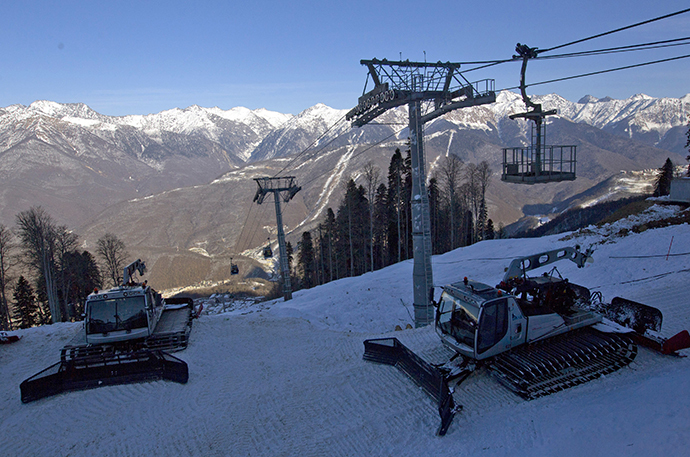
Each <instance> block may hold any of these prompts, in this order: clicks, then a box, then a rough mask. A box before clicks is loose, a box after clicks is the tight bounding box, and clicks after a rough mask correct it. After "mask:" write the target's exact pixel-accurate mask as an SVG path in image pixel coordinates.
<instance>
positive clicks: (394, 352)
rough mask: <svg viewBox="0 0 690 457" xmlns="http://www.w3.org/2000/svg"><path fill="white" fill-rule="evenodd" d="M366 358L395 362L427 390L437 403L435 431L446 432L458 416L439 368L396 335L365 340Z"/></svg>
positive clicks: (440, 434)
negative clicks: (437, 415)
mask: <svg viewBox="0 0 690 457" xmlns="http://www.w3.org/2000/svg"><path fill="white" fill-rule="evenodd" d="M363 359H364V360H367V361H369V362H376V363H383V364H386V365H393V366H395V367H397V368H398V369H399V370H400V371H402V372H403V373H405V374H406V375H407V376H408V377H409V378H410V379H412V380H413V381H414V382H415V383H416V384H417V385H418V386H419V387H421V388H422V389H424V391H425V392H426V393H427V394H428V395H429V396H430V397H431V398H433V399H434V400H435V401H436V403H437V404H438V413H439V415H440V416H441V425H440V426H439V428H438V430H437V432H436V434H437V435H439V436H443V435H445V434H446V432H447V431H448V427H450V423H451V422H452V421H453V416H454V415H455V402H454V401H453V395H452V394H451V392H450V389H449V388H448V383H447V382H446V379H445V377H444V376H443V374H442V373H441V372H440V371H439V370H438V369H436V368H435V367H434V366H433V365H431V364H430V363H428V362H427V361H425V360H424V359H422V358H421V357H419V356H418V355H417V354H415V353H414V352H412V351H411V350H409V349H408V348H407V347H405V345H403V344H402V343H401V342H400V341H399V340H398V339H397V338H378V339H371V340H366V341H364V357H363Z"/></svg>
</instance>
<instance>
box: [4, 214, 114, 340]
mask: <svg viewBox="0 0 690 457" xmlns="http://www.w3.org/2000/svg"><path fill="white" fill-rule="evenodd" d="M15 224H16V225H15V227H14V228H13V229H10V228H8V227H6V226H5V225H3V224H0V328H1V329H2V330H12V329H15V328H28V327H32V326H35V325H43V324H48V323H55V322H63V321H68V320H73V319H79V318H80V316H81V315H82V313H83V310H84V303H85V301H86V297H87V296H88V295H89V294H90V293H91V292H92V291H93V290H94V289H96V288H100V287H102V286H103V285H104V284H111V285H112V286H115V285H118V284H119V282H120V281H121V280H122V278H121V274H122V273H121V272H122V270H123V268H124V266H125V262H126V261H127V256H128V254H127V250H126V247H125V244H124V242H123V241H122V240H120V239H118V238H117V236H115V235H114V234H112V233H106V234H105V235H103V236H102V237H101V238H99V239H98V241H97V244H96V255H97V257H94V255H93V254H92V253H90V252H89V251H87V250H81V249H79V248H78V246H79V237H78V236H77V235H76V234H75V233H74V232H72V231H71V230H69V229H68V228H67V227H66V226H64V225H58V224H57V223H56V222H55V220H54V219H53V218H52V217H51V216H50V214H48V213H47V212H46V211H45V210H44V209H43V208H42V207H40V206H37V207H32V208H30V209H28V210H26V211H23V212H21V213H19V214H17V215H16V218H15Z"/></svg>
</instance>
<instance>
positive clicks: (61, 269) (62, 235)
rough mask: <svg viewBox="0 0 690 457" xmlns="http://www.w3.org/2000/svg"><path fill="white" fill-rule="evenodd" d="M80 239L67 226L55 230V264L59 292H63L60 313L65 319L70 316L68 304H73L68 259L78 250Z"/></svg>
mask: <svg viewBox="0 0 690 457" xmlns="http://www.w3.org/2000/svg"><path fill="white" fill-rule="evenodd" d="M78 242H79V237H77V235H76V234H75V233H73V232H72V231H70V230H68V229H67V227H66V226H64V225H61V226H59V227H57V228H56V230H55V262H56V267H57V268H56V270H57V272H58V278H59V281H60V287H59V290H60V291H61V292H62V301H61V303H60V311H61V314H62V316H63V317H66V316H67V315H68V312H67V304H68V303H70V302H71V297H70V287H69V285H68V280H67V278H68V276H69V271H67V270H68V269H69V268H70V266H69V262H68V261H67V257H68V256H69V255H70V254H72V253H73V252H74V251H75V250H76V249H77V244H78Z"/></svg>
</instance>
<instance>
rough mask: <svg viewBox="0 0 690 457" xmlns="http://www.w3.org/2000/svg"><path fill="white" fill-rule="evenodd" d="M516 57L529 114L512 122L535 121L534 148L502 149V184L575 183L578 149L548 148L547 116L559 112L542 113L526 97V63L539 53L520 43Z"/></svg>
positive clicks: (539, 107) (536, 105)
mask: <svg viewBox="0 0 690 457" xmlns="http://www.w3.org/2000/svg"><path fill="white" fill-rule="evenodd" d="M515 52H517V55H515V56H513V58H516V59H517V58H522V69H521V70H520V92H521V93H522V100H523V101H524V102H525V105H527V110H528V111H527V112H526V113H519V114H513V115H512V116H509V117H510V118H511V119H516V118H519V117H522V118H525V119H528V120H530V121H532V124H531V125H532V130H531V135H530V137H531V145H530V146H529V147H526V148H525V147H517V148H504V149H503V173H502V174H501V180H502V181H506V182H513V183H520V184H535V183H547V182H559V181H573V180H574V179H575V162H576V157H575V156H576V146H560V145H559V146H553V145H551V146H547V145H546V123H545V122H544V119H545V118H546V116H551V115H553V114H556V110H555V109H552V110H549V111H543V110H542V108H541V104H540V103H533V102H532V100H530V98H529V97H528V96H527V90H526V89H527V86H526V84H525V72H526V70H527V61H528V60H529V59H533V58H535V57H537V54H538V53H539V50H538V49H537V48H530V47H528V46H527V45H524V44H520V43H518V44H517V46H516V47H515Z"/></svg>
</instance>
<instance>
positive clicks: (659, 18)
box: [538, 8, 690, 52]
mask: <svg viewBox="0 0 690 457" xmlns="http://www.w3.org/2000/svg"><path fill="white" fill-rule="evenodd" d="M687 12H690V8H686V9H684V10H681V11H676V12H675V13H671V14H666V15H664V16H659V17H656V18H653V19H648V20H646V21H642V22H638V23H636V24H632V25H627V26H625V27H620V28H618V29H615V30H610V31H608V32H604V33H599V34H596V35H592V36H589V37H587V38H582V39H579V40H575V41H571V42H569V43H564V44H561V45H558V46H554V47H551V48H547V49H539V50H538V52H550V51H553V50H555V49H560V48H564V47H566V46H572V45H574V44H578V43H583V42H585V41H589V40H593V39H595V38H601V37H603V36H606V35H611V34H613V33H616V32H622V31H623V30H628V29H631V28H634V27H639V26H641V25H645V24H650V23H652V22H656V21H660V20H662V19H668V18H670V17H673V16H678V15H679V14H684V13H687Z"/></svg>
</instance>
